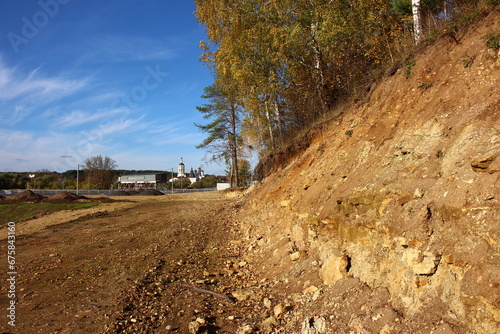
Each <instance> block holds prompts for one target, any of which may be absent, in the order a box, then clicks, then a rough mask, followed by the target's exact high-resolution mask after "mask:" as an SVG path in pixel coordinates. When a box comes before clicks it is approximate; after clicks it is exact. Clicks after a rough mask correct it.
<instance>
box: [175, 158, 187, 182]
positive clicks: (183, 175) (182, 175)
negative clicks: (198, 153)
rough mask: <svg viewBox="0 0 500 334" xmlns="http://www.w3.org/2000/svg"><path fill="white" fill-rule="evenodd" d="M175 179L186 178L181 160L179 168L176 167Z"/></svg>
mask: <svg viewBox="0 0 500 334" xmlns="http://www.w3.org/2000/svg"><path fill="white" fill-rule="evenodd" d="M177 171H178V173H177V177H179V178H180V177H186V174H185V172H186V166H184V162H183V161H182V158H181V162H180V163H179V166H177Z"/></svg>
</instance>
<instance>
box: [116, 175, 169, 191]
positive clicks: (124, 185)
mask: <svg viewBox="0 0 500 334" xmlns="http://www.w3.org/2000/svg"><path fill="white" fill-rule="evenodd" d="M118 182H119V183H120V189H156V186H157V184H158V183H166V182H167V174H166V173H158V174H131V175H122V176H120V177H119V178H118Z"/></svg>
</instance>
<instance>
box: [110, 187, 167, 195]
mask: <svg viewBox="0 0 500 334" xmlns="http://www.w3.org/2000/svg"><path fill="white" fill-rule="evenodd" d="M161 195H165V194H164V193H162V192H161V191H158V190H155V189H148V190H139V191H136V190H129V191H125V190H118V191H114V192H113V193H112V194H111V196H161Z"/></svg>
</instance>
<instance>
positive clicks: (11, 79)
mask: <svg viewBox="0 0 500 334" xmlns="http://www.w3.org/2000/svg"><path fill="white" fill-rule="evenodd" d="M88 84H89V79H88V78H84V79H71V78H68V77H64V76H53V77H46V76H44V75H43V74H41V70H40V68H36V69H34V70H32V71H31V72H29V73H27V74H23V73H21V71H19V70H18V69H16V68H15V67H8V66H7V65H6V64H5V63H4V62H3V61H2V59H1V57H0V106H1V107H2V110H1V114H0V118H1V119H2V120H3V121H4V122H5V123H8V124H11V125H15V124H17V123H19V122H21V121H22V120H24V119H26V118H27V117H28V116H29V115H30V114H31V113H32V112H33V111H34V110H36V109H37V108H40V107H41V106H44V105H47V104H49V103H51V102H54V101H56V100H59V99H62V98H64V97H67V96H71V95H73V94H75V93H76V92H78V91H80V90H82V89H83V88H84V87H86V86H87V85H88Z"/></svg>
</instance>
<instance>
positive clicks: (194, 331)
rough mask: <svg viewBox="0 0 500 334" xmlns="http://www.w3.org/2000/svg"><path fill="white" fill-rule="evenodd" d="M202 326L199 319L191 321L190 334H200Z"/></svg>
mask: <svg viewBox="0 0 500 334" xmlns="http://www.w3.org/2000/svg"><path fill="white" fill-rule="evenodd" d="M200 328H201V324H200V323H199V322H198V321H191V322H190V323H189V325H188V330H189V333H190V334H198V331H199V330H200Z"/></svg>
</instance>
